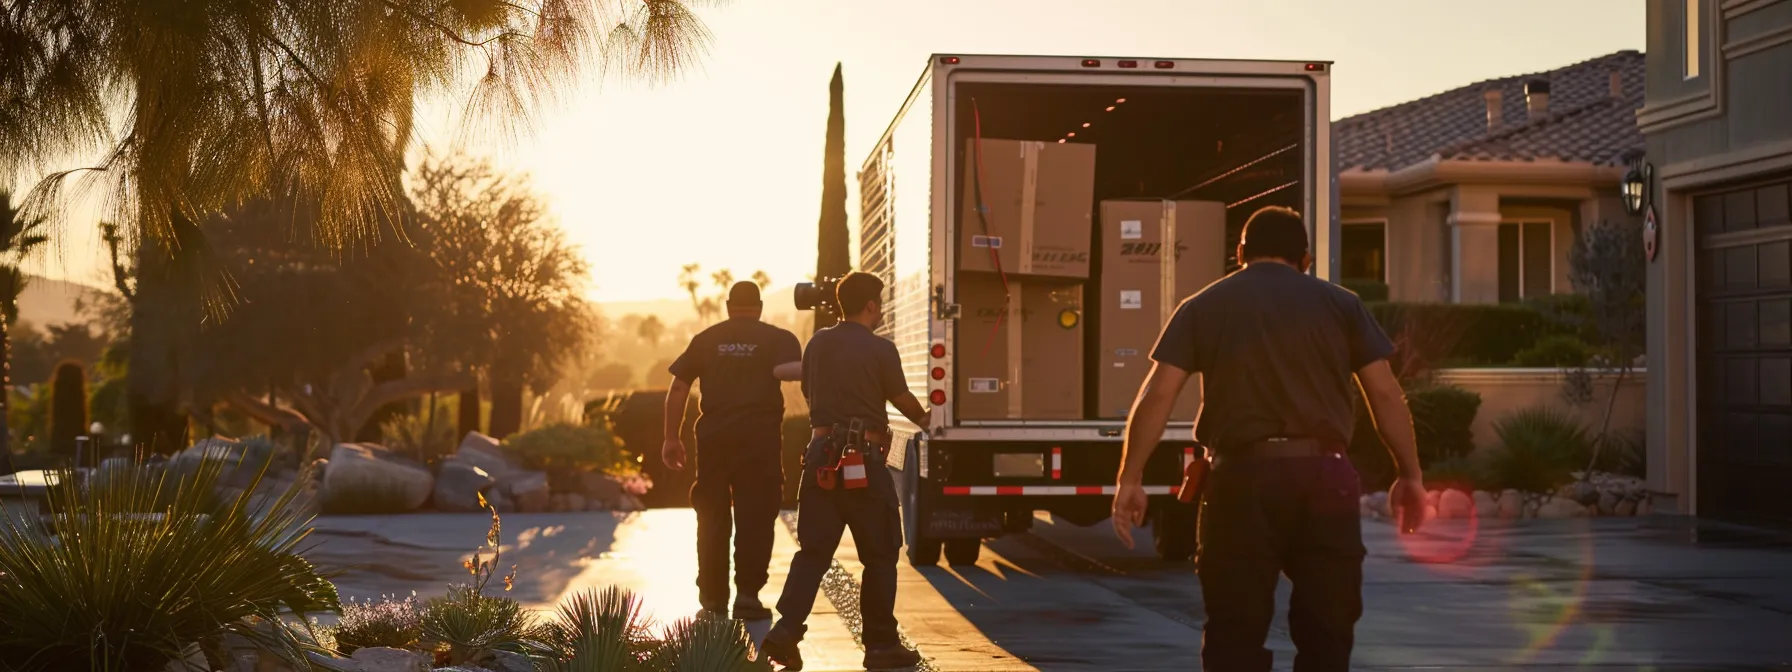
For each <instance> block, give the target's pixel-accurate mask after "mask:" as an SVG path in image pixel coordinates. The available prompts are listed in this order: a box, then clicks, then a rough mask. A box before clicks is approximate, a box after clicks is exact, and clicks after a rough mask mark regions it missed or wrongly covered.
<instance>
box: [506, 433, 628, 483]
mask: <svg viewBox="0 0 1792 672" xmlns="http://www.w3.org/2000/svg"><path fill="white" fill-rule="evenodd" d="M504 447H505V449H506V450H507V451H509V453H510V454H511V455H513V456H515V457H516V458H518V459H519V460H521V461H522V462H523V463H524V464H526V465H528V466H529V467H530V468H534V469H542V470H547V471H556V472H570V471H578V470H585V469H595V470H598V471H603V472H605V473H612V474H626V473H633V472H634V471H635V469H636V464H635V463H634V462H633V461H632V460H630V459H629V456H628V455H627V453H625V452H624V451H623V450H622V446H621V445H619V443H618V442H617V441H616V438H615V437H614V436H613V435H611V434H610V430H609V428H608V427H606V426H604V425H602V424H584V425H575V424H571V423H565V422H558V423H554V424H550V425H547V426H544V427H541V428H538V429H532V430H529V431H527V432H523V433H521V434H516V435H513V436H511V437H510V438H508V439H505V440H504ZM657 452H658V451H657V450H656V451H655V453H656V454H657Z"/></svg>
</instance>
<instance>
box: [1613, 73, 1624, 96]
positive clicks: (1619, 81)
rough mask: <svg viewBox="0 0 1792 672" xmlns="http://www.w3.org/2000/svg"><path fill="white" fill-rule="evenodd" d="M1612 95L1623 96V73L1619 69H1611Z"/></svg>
mask: <svg viewBox="0 0 1792 672" xmlns="http://www.w3.org/2000/svg"><path fill="white" fill-rule="evenodd" d="M1612 97H1613V98H1623V97H1624V73H1623V72H1622V71H1620V70H1613V71H1612Z"/></svg>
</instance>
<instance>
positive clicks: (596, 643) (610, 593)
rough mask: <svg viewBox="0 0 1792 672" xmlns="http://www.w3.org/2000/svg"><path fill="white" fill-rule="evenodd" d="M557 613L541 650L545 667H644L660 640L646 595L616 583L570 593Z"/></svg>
mask: <svg viewBox="0 0 1792 672" xmlns="http://www.w3.org/2000/svg"><path fill="white" fill-rule="evenodd" d="M557 616H558V617H557V618H556V619H555V620H554V621H553V622H551V623H549V624H548V625H547V627H546V628H545V634H546V637H544V640H545V641H544V642H543V643H544V644H545V645H546V650H545V651H543V652H542V653H541V654H538V658H539V659H540V663H539V666H540V667H541V668H542V669H543V671H544V672H611V671H613V670H621V671H628V670H638V669H641V664H642V660H643V659H644V658H645V657H646V656H647V655H648V652H649V651H650V650H651V649H652V647H653V646H654V641H653V636H652V633H651V632H650V631H649V629H648V623H647V620H646V617H645V616H644V615H643V614H642V611H641V598H640V597H639V596H637V595H635V594H634V593H632V592H629V591H627V590H623V589H621V588H618V587H616V586H610V587H608V588H604V589H603V590H601V591H600V590H598V589H595V588H593V589H589V590H586V591H583V592H580V593H578V594H576V595H573V596H572V597H569V598H567V599H566V601H564V602H562V603H561V604H560V609H559V613H558V615H557Z"/></svg>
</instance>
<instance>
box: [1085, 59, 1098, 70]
mask: <svg viewBox="0 0 1792 672" xmlns="http://www.w3.org/2000/svg"><path fill="white" fill-rule="evenodd" d="M1083 67H1085V68H1099V67H1101V61H1098V60H1096V59H1093V58H1085V59H1083Z"/></svg>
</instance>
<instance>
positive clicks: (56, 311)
mask: <svg viewBox="0 0 1792 672" xmlns="http://www.w3.org/2000/svg"><path fill="white" fill-rule="evenodd" d="M30 277H31V281H30V282H29V283H27V284H26V285H25V291H24V293H23V294H20V295H19V321H20V322H30V323H32V324H35V325H38V326H40V327H41V326H49V325H52V324H64V323H68V322H78V321H80V320H81V319H82V318H81V316H80V315H78V314H76V312H75V301H76V300H78V299H80V298H82V297H84V296H87V295H88V294H96V293H103V292H104V290H101V289H99V288H96V287H91V286H88V285H84V284H81V283H78V282H69V281H67V280H51V279H49V278H42V277H38V276H35V275H34V276H30Z"/></svg>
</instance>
